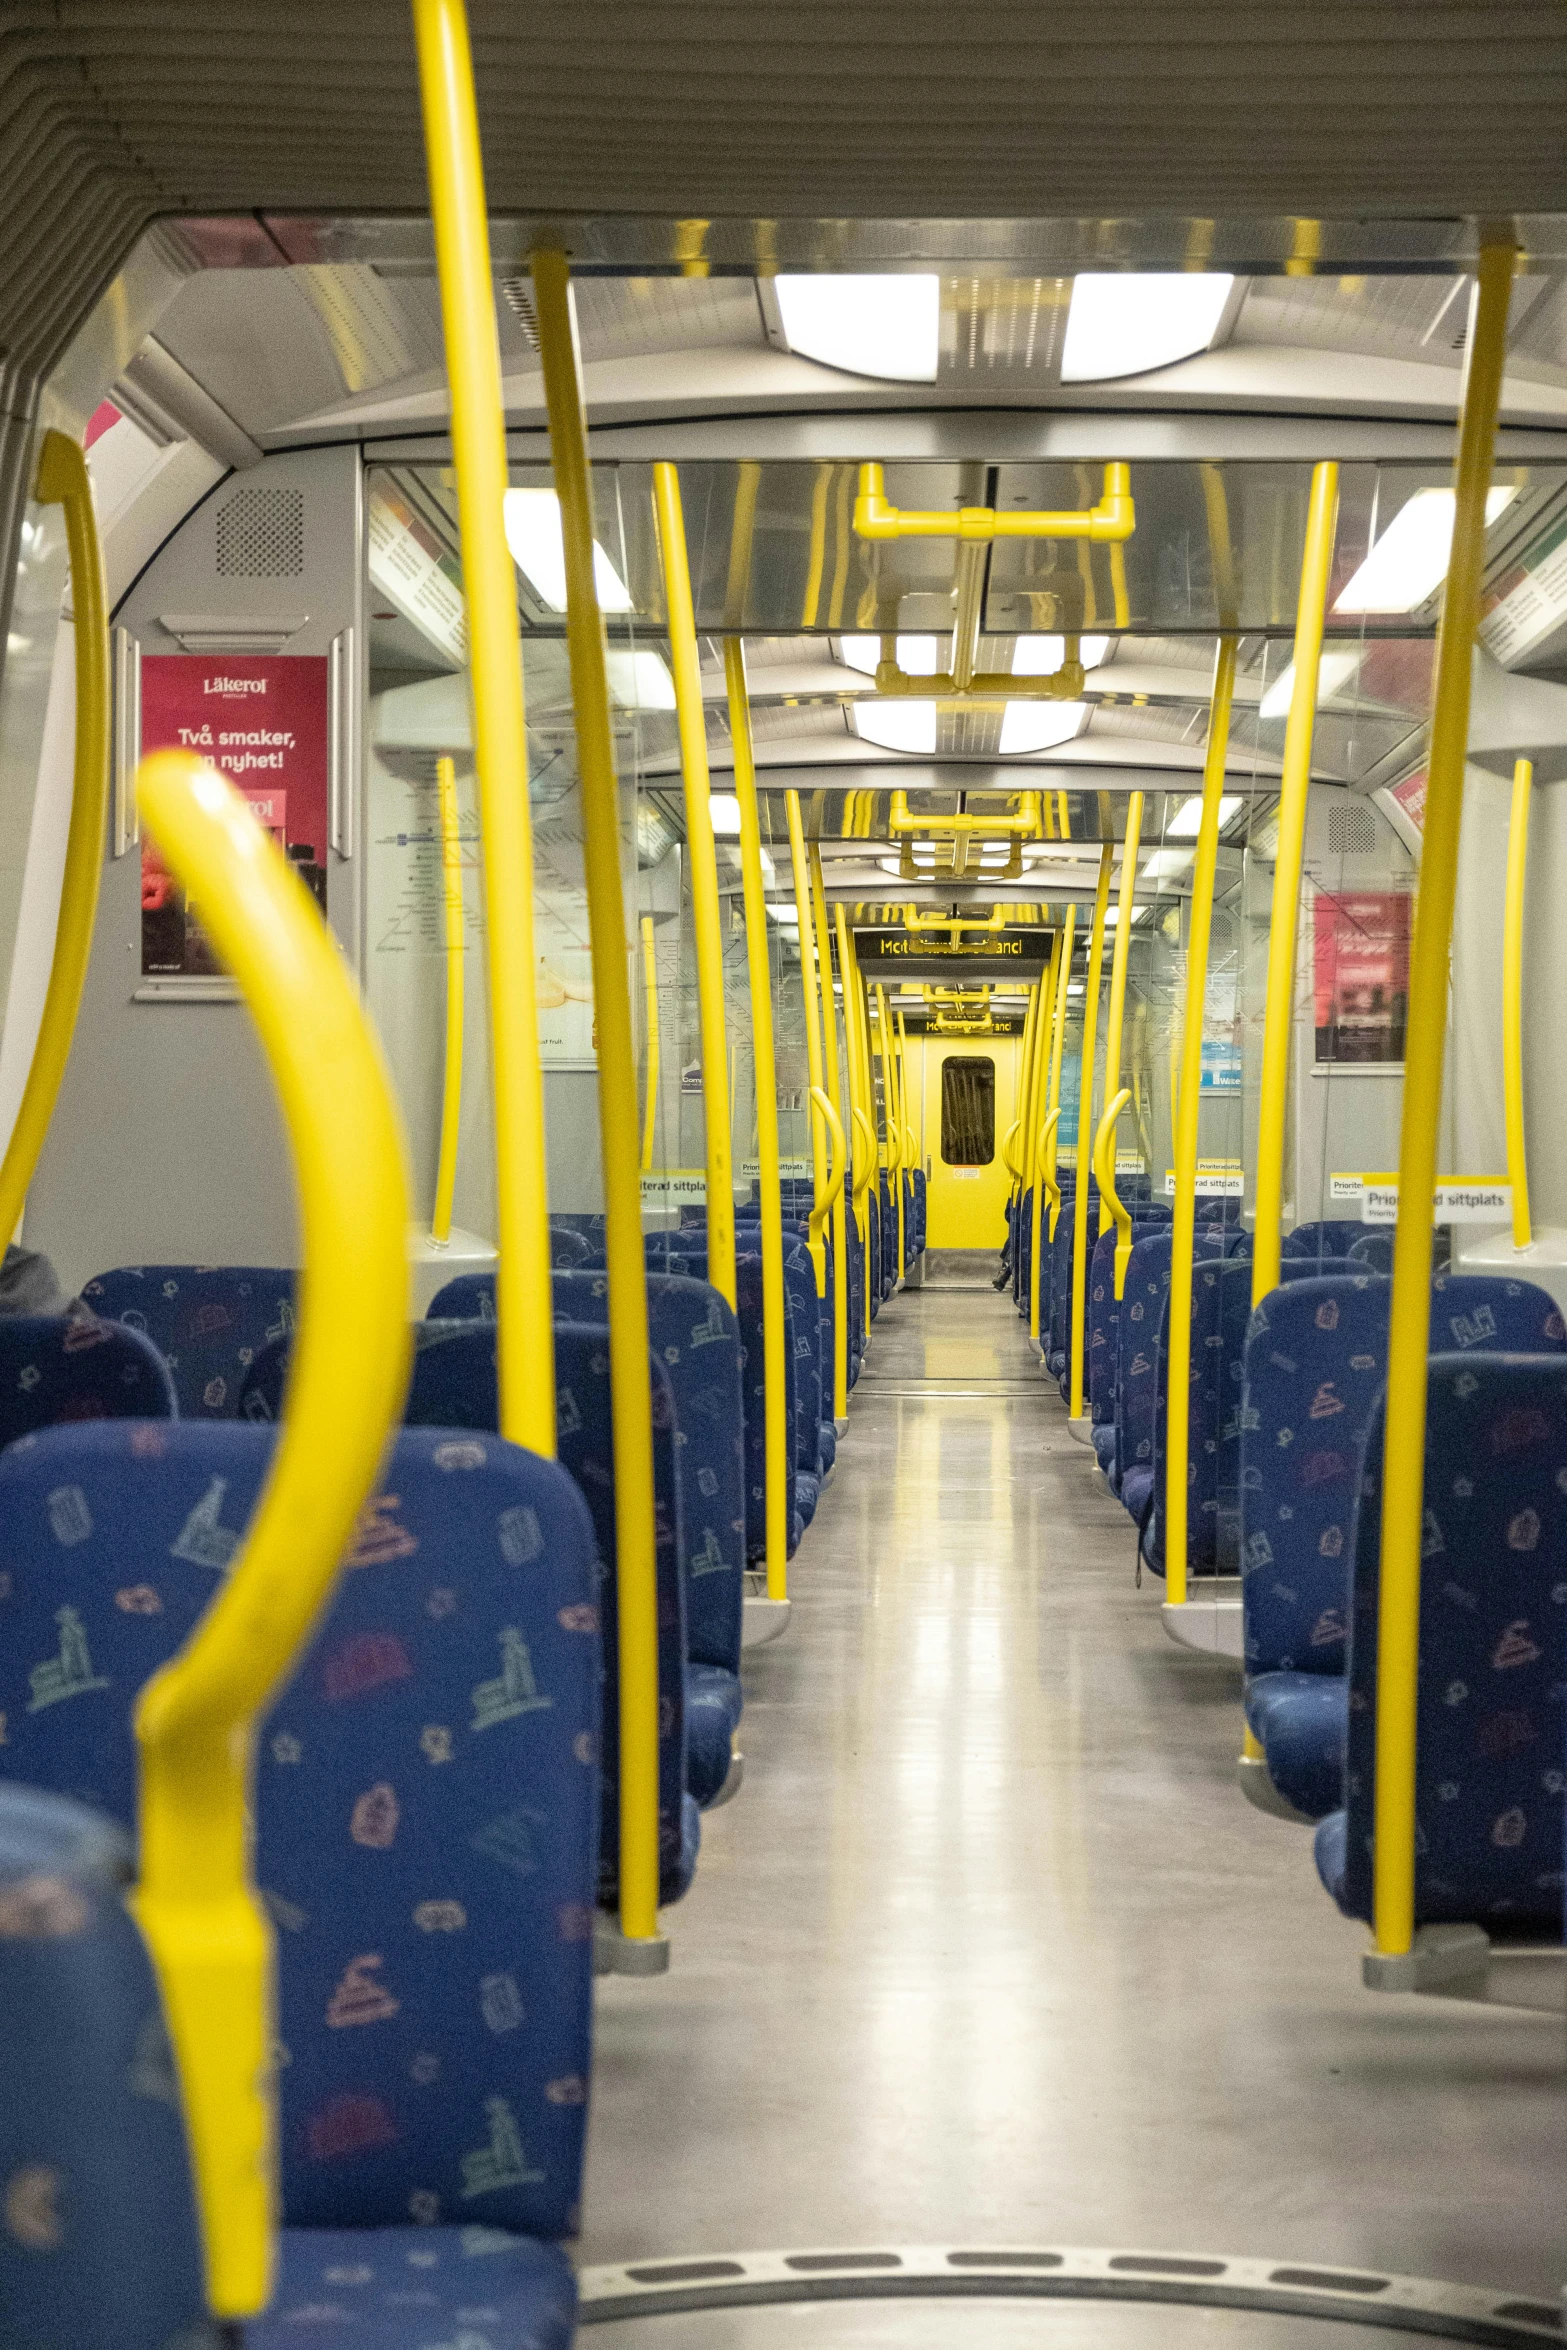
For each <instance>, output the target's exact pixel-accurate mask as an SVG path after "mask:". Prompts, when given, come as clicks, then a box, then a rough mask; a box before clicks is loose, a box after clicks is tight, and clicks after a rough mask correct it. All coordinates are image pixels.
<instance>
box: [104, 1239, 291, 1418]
mask: <svg viewBox="0 0 1567 2350" xmlns="http://www.w3.org/2000/svg"><path fill="white" fill-rule="evenodd" d="M295 1279H296V1277H295V1275H294V1274H293V1273H291V1272H288V1271H279V1270H277V1269H276V1268H275V1267H273V1266H269V1265H122V1266H121V1267H120V1268H119V1270H118V1271H116V1272H113V1273H98V1274H95V1275H94V1277H93V1279H92V1280H91V1281H89V1282H88V1283H87V1284H86V1286H85V1288H84V1289H83V1291H82V1302H83V1303H84V1304H85V1305H88V1306H90V1307H91V1308H92V1310H93V1312H94V1313H95V1314H100V1315H102V1317H103V1318H104V1320H106V1321H111V1322H125V1323H127V1324H129V1326H130V1328H131V1329H133V1330H140V1331H142V1332H143V1333H144V1334H145V1335H146V1336H147V1337H148V1338H150V1339H151V1340H152V1343H153V1345H154V1346H155V1347H156V1348H157V1350H158V1352H159V1354H161V1355H162V1357H163V1359H164V1361H165V1362H166V1363H167V1364H168V1366H169V1371H170V1374H171V1376H172V1378H173V1380H174V1392H175V1394H176V1395H177V1396H178V1398H179V1407H180V1418H181V1419H182V1420H232V1419H234V1418H235V1417H236V1416H237V1414H238V1411H239V1395H240V1389H241V1388H242V1386H243V1385H244V1381H245V1374H246V1372H247V1371H248V1370H249V1368H250V1366H251V1364H252V1363H253V1362H254V1361H255V1359H256V1356H257V1355H258V1354H259V1353H260V1352H261V1349H262V1348H263V1347H264V1346H265V1345H266V1343H267V1341H268V1339H271V1338H285V1337H287V1336H288V1335H289V1333H290V1332H291V1331H292V1330H293V1327H294V1290H295Z"/></svg>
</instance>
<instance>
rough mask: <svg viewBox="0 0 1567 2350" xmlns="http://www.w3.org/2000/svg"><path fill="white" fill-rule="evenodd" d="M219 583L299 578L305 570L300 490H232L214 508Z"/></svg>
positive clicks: (301, 494) (303, 521)
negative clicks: (225, 500) (230, 496)
mask: <svg viewBox="0 0 1567 2350" xmlns="http://www.w3.org/2000/svg"><path fill="white" fill-rule="evenodd" d="M217 542H218V544H217V568H218V577H219V578H220V579H298V578H299V576H300V574H301V573H302V572H303V570H304V568H305V493H304V491H303V490H285V489H261V488H256V489H251V490H237V491H236V492H235V494H234V496H233V497H232V498H230V500H229V502H228V504H227V505H226V506H220V507H219V509H218V520H217Z"/></svg>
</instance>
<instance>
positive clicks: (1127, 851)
mask: <svg viewBox="0 0 1567 2350" xmlns="http://www.w3.org/2000/svg"><path fill="white" fill-rule="evenodd" d="M1142 833H1143V795H1142V793H1141V792H1140V791H1134V792H1133V793H1131V795H1130V796H1129V798H1128V800H1127V803H1126V838H1125V839H1124V840H1123V841H1122V843H1121V895H1120V899H1119V901H1118V903H1117V905H1116V913H1115V946H1114V949H1113V951H1112V953H1111V956H1110V1017H1109V1020H1108V1022H1107V1024H1106V1027H1105V1100H1106V1101H1108V1100H1109V1099H1110V1096H1111V1095H1112V1094H1113V1093H1118V1092H1119V1091H1120V1086H1121V1032H1122V1028H1123V1026H1124V1024H1125V1019H1126V966H1127V962H1128V959H1129V957H1130V955H1131V952H1132V907H1133V901H1134V897H1135V893H1136V889H1137V847H1138V843H1139V841H1140V840H1141V839H1142ZM1114 1189H1115V1187H1114V1185H1113V1184H1112V1186H1111V1196H1110V1197H1109V1198H1106V1196H1105V1191H1104V1187H1103V1185H1101V1186H1100V1190H1099V1229H1100V1231H1101V1232H1108V1231H1109V1229H1110V1219H1111V1217H1112V1216H1113V1214H1114V1213H1115V1209H1114V1204H1113V1202H1114ZM1120 1294H1121V1292H1120V1291H1119V1289H1118V1290H1117V1291H1116V1296H1117V1297H1119V1296H1120Z"/></svg>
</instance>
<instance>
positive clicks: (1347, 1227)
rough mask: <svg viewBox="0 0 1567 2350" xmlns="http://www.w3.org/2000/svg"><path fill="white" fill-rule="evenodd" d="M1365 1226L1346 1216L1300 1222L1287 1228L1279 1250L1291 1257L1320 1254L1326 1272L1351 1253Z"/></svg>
mask: <svg viewBox="0 0 1567 2350" xmlns="http://www.w3.org/2000/svg"><path fill="white" fill-rule="evenodd" d="M1364 1230H1365V1226H1364V1225H1363V1224H1358V1223H1352V1222H1351V1221H1350V1220H1349V1218H1348V1217H1347V1216H1324V1217H1322V1218H1321V1219H1320V1220H1319V1221H1317V1222H1316V1223H1312V1224H1297V1225H1296V1227H1295V1229H1294V1231H1293V1232H1286V1233H1285V1235H1284V1238H1283V1240H1282V1241H1281V1242H1280V1244H1279V1254H1280V1255H1281V1256H1283V1257H1289V1258H1297V1257H1315V1258H1319V1259H1320V1260H1321V1261H1322V1267H1323V1270H1324V1272H1326V1271H1327V1270H1328V1269H1329V1267H1330V1265H1332V1264H1334V1262H1335V1261H1336V1260H1337V1259H1338V1258H1339V1257H1347V1256H1348V1254H1349V1252H1350V1249H1351V1248H1352V1247H1353V1245H1354V1243H1355V1242H1356V1241H1357V1240H1358V1239H1359V1238H1360V1235H1361V1233H1362V1232H1363V1231H1364Z"/></svg>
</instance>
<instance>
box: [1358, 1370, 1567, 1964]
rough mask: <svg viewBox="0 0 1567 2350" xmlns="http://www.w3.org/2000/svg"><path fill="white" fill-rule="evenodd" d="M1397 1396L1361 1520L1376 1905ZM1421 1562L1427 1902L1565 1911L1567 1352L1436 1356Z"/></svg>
mask: <svg viewBox="0 0 1567 2350" xmlns="http://www.w3.org/2000/svg"><path fill="white" fill-rule="evenodd" d="M1381 1432H1382V1413H1381V1407H1380V1406H1379V1407H1378V1409H1377V1411H1376V1412H1375V1414H1374V1415H1373V1418H1372V1423H1371V1428H1370V1432H1369V1435H1368V1440H1367V1445H1366V1473H1365V1479H1364V1483H1363V1487H1362V1492H1361V1497H1360V1504H1359V1508H1358V1511H1357V1513H1356V1521H1355V1559H1354V1596H1353V1609H1352V1616H1351V1625H1350V1658H1349V1679H1350V1704H1349V1758H1348V1767H1347V1771H1346V1775H1345V1792H1346V1808H1347V1815H1348V1816H1347V1819H1346V1822H1345V1882H1344V1890H1343V1894H1342V1896H1341V1899H1342V1903H1343V1906H1344V1908H1345V1909H1346V1911H1347V1912H1348V1913H1349V1915H1350V1916H1352V1917H1359V1918H1366V1919H1369V1918H1370V1915H1371V1880H1372V1860H1373V1845H1374V1827H1373V1822H1374V1813H1375V1800H1376V1668H1377V1599H1378V1587H1379V1581H1380V1566H1381V1544H1382V1444H1381ZM1421 1551H1422V1559H1421V1572H1420V1680H1419V1700H1418V1708H1417V1720H1416V1742H1415V1750H1416V1757H1417V1771H1418V1777H1417V1782H1416V1790H1415V1812H1416V1839H1415V1918H1416V1922H1417V1924H1421V1925H1431V1924H1442V1923H1457V1922H1459V1921H1472V1922H1474V1923H1476V1924H1479V1925H1483V1926H1486V1927H1488V1928H1490V1929H1491V1930H1493V1931H1507V1930H1509V1929H1511V1930H1519V1931H1524V1930H1527V1931H1534V1932H1541V1931H1543V1932H1545V1933H1548V1934H1559V1933H1560V1931H1561V1925H1562V1828H1563V1819H1562V1767H1561V1766H1562V1691H1563V1676H1562V1651H1563V1642H1564V1638H1567V1581H1564V1580H1563V1577H1562V1560H1563V1557H1564V1556H1567V1362H1563V1361H1561V1360H1560V1359H1553V1358H1550V1357H1542V1356H1538V1355H1536V1356H1533V1357H1521V1356H1509V1355H1503V1354H1488V1353H1482V1352H1475V1353H1472V1354H1468V1355H1455V1354H1439V1355H1434V1356H1433V1357H1432V1359H1431V1364H1430V1372H1429V1388H1428V1402H1427V1415H1426V1459H1425V1513H1424V1532H1423V1537H1422V1542H1421Z"/></svg>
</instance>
